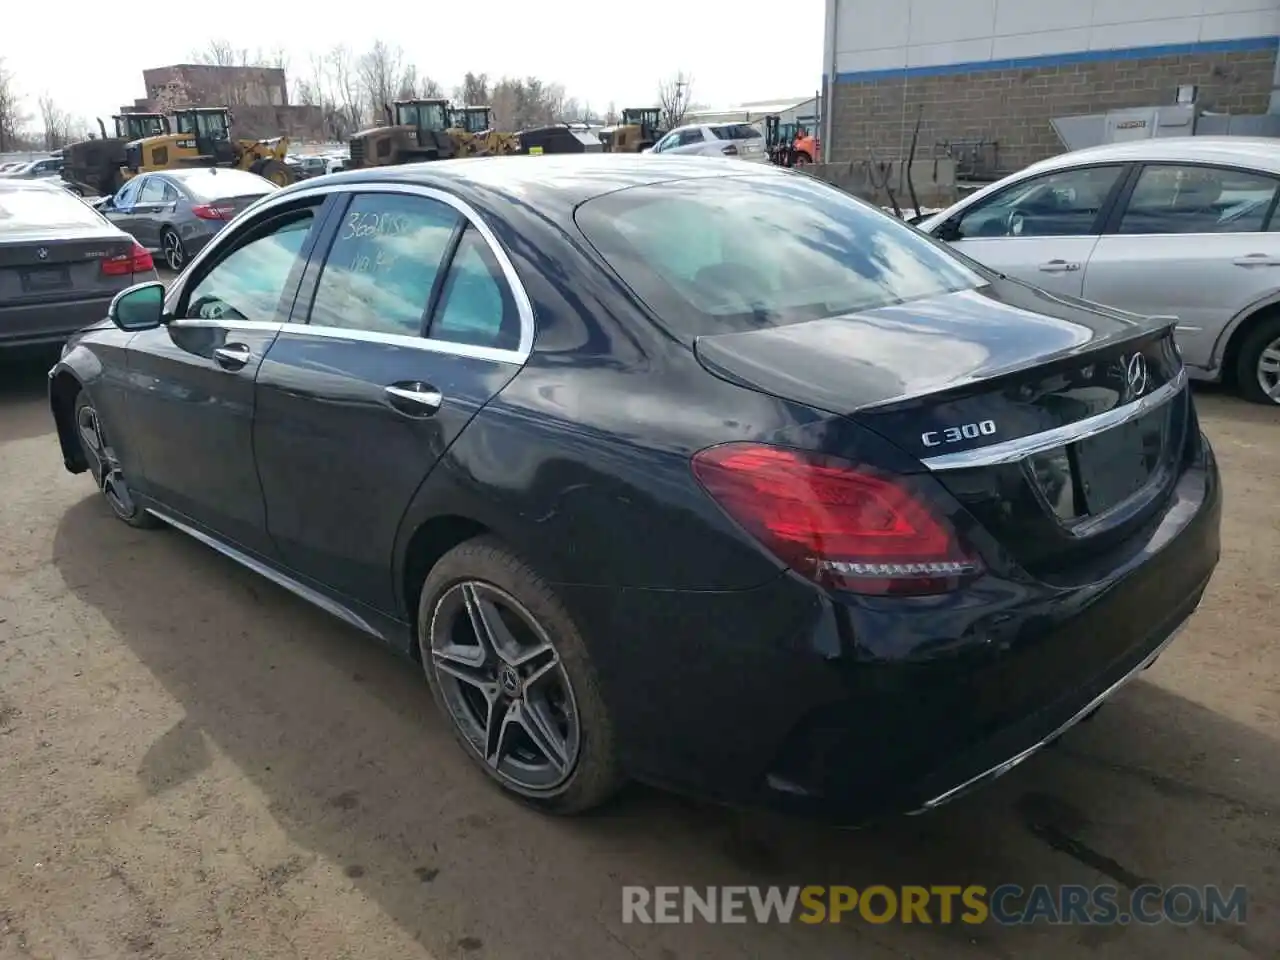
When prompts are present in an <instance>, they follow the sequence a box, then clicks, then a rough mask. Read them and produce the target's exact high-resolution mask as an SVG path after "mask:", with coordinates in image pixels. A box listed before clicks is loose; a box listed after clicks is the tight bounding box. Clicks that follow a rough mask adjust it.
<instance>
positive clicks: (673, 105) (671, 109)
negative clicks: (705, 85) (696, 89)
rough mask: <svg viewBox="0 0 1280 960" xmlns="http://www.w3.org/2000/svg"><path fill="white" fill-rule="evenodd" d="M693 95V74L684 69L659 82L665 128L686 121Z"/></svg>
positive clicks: (660, 102) (661, 117) (659, 101)
mask: <svg viewBox="0 0 1280 960" xmlns="http://www.w3.org/2000/svg"><path fill="white" fill-rule="evenodd" d="M692 97H693V76H692V74H688V73H685V72H684V71H683V70H681V71H679V72H678V73H676V75H675V76H674V77H671V78H669V79H667V80H663V81H662V82H661V83H659V84H658V109H659V110H660V111H661V116H660V118H659V119H660V122H661V125H662V128H663V129H664V130H670V129H672V128H673V127H678V126H680V124H682V123H684V118H685V114H687V113H688V112H689V101H690V100H691V99H692Z"/></svg>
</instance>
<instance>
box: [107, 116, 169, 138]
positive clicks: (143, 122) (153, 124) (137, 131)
mask: <svg viewBox="0 0 1280 960" xmlns="http://www.w3.org/2000/svg"><path fill="white" fill-rule="evenodd" d="M163 133H164V121H163V120H162V119H161V118H160V117H137V116H130V115H128V114H126V115H124V116H122V117H116V136H117V137H122V138H124V139H126V140H142V139H143V138H145V137H158V136H160V135H161V134H163Z"/></svg>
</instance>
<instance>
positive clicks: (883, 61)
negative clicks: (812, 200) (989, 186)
mask: <svg viewBox="0 0 1280 960" xmlns="http://www.w3.org/2000/svg"><path fill="white" fill-rule="evenodd" d="M826 16H827V19H826V34H825V48H824V49H825V55H824V61H825V66H824V71H823V72H824V88H825V87H826V86H827V85H830V87H831V96H830V98H829V99H830V102H831V103H832V109H831V110H830V111H829V115H828V116H826V117H824V118H823V134H824V141H825V143H826V145H827V146H826V147H825V149H826V151H827V155H828V156H829V157H830V158H831V159H832V160H834V161H841V160H853V159H868V158H872V157H875V158H878V159H896V158H901V157H905V156H906V155H907V152H908V150H909V145H910V142H911V139H912V135H913V131H914V130H915V129H916V124H917V122H918V123H919V146H918V151H919V152H918V156H920V157H930V156H942V155H951V156H953V157H955V158H956V159H957V162H958V164H959V166H960V167H961V168H962V170H963V169H966V168H968V169H972V170H974V171H975V172H979V171H980V172H983V173H997V172H1001V171H1009V170H1016V169H1019V168H1021V167H1023V166H1025V165H1027V164H1028V163H1031V162H1034V161H1036V160H1040V159H1043V158H1044V157H1047V156H1051V155H1053V154H1055V153H1059V152H1061V150H1062V149H1063V147H1062V143H1061V141H1060V139H1059V138H1058V136H1057V135H1056V134H1055V132H1054V128H1053V126H1052V124H1051V122H1050V121H1051V119H1052V118H1055V117H1063V116H1074V115H1079V114H1096V113H1104V112H1106V111H1109V110H1114V109H1117V108H1122V107H1147V106H1154V105H1160V104H1172V103H1174V102H1175V101H1176V100H1178V99H1179V98H1182V99H1185V98H1187V97H1192V98H1194V100H1195V103H1196V104H1197V106H1198V107H1200V108H1203V109H1205V110H1212V111H1220V112H1230V113H1233V114H1242V113H1243V114H1259V113H1264V112H1267V111H1268V110H1272V111H1278V112H1280V92H1278V91H1280V65H1278V64H1277V48H1278V47H1280V0H1106V2H1105V3H1104V2H1102V0H898V2H897V3H896V4H893V5H889V6H886V5H885V4H883V3H879V2H873V0H826Z"/></svg>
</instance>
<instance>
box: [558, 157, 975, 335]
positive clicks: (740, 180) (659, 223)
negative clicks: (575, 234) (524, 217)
mask: <svg viewBox="0 0 1280 960" xmlns="http://www.w3.org/2000/svg"><path fill="white" fill-rule="evenodd" d="M576 219H577V223H578V226H579V227H580V228H581V229H582V231H583V233H584V234H585V235H586V236H587V239H588V240H590V241H591V243H592V245H593V246H595V248H596V249H597V250H598V251H599V252H600V254H601V255H602V256H603V257H604V258H605V260H606V261H608V263H609V265H610V266H612V267H613V269H614V270H615V271H616V272H617V274H618V275H619V276H620V277H621V278H622V280H623V281H624V282H625V283H626V284H627V285H628V286H629V287H630V288H631V289H632V290H633V291H634V292H635V294H636V295H637V296H638V297H639V298H640V299H641V300H642V301H644V302H645V304H646V305H648V307H649V308H650V309H651V310H652V311H653V312H654V314H655V315H656V316H657V317H658V319H659V320H660V321H661V322H662V323H663V324H665V325H666V326H668V327H669V328H670V329H671V330H672V332H673V333H674V334H675V335H676V336H677V337H679V338H680V339H681V340H683V341H685V342H692V341H693V340H694V339H696V338H697V337H699V336H704V335H710V334H717V333H734V332H739V331H744V330H754V329H760V328H763V327H774V326H781V325H784V324H788V323H798V322H801V321H804V320H816V319H819V318H822V317H831V316H837V315H839V314H842V313H853V312H855V311H861V310H872V309H875V308H877V307H884V306H889V305H891V304H897V303H903V302H906V301H909V300H916V299H920V298H923V297H931V296H937V295H939V294H944V293H952V292H955V291H957V290H966V289H972V288H974V287H977V286H980V285H982V284H984V283H986V278H985V277H984V276H982V275H981V274H979V273H978V272H976V271H974V270H971V269H970V268H969V267H968V266H966V265H965V264H964V263H963V262H961V261H960V260H958V259H956V258H955V257H953V256H952V255H951V254H949V253H947V252H946V251H945V250H944V249H943V248H942V247H941V246H940V245H938V244H936V243H934V242H933V241H931V240H929V239H928V238H927V237H925V236H923V235H921V234H920V233H918V232H917V231H915V230H913V229H911V228H910V227H908V226H906V225H905V224H903V223H902V222H901V221H899V220H897V219H896V218H894V217H892V216H890V215H888V214H886V213H883V212H882V211H880V210H877V209H876V208H874V207H872V206H870V205H869V204H865V203H862V202H861V201H858V200H855V199H854V198H853V197H851V196H849V195H848V194H846V193H844V192H843V191H841V190H837V189H835V188H834V187H830V186H828V185H826V184H824V183H821V182H819V181H815V180H811V179H809V178H807V177H783V176H776V175H772V176H770V175H766V176H732V177H719V178H716V179H702V178H699V179H693V180H682V181H669V182H666V183H660V184H653V185H650V186H643V187H632V188H629V189H625V190H619V191H617V192H615V193H610V194H606V195H605V196H602V197H597V198H595V199H594V200H589V201H587V202H586V203H585V204H583V205H582V206H581V207H579V208H578V212H577V215H576Z"/></svg>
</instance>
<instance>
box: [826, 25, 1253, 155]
mask: <svg viewBox="0 0 1280 960" xmlns="http://www.w3.org/2000/svg"><path fill="white" fill-rule="evenodd" d="M1275 69H1276V49H1275V47H1271V48H1270V49H1266V48H1263V49H1255V50H1246V51H1229V52H1222V53H1199V54H1195V53H1193V54H1177V55H1172V56H1168V55H1166V56H1155V57H1148V58H1134V59H1115V60H1090V61H1085V62H1081V63H1074V64H1062V65H1052V66H1041V67H1024V68H1021V69H1018V68H1013V69H999V68H997V69H990V70H976V69H975V70H973V71H971V72H966V73H964V74H963V75H955V74H938V75H933V76H918V75H917V76H912V75H905V76H902V77H878V78H875V79H870V80H866V81H863V82H844V83H837V84H836V87H835V97H834V98H833V101H834V110H835V113H834V115H833V117H832V120H833V131H834V142H833V143H832V144H831V147H830V153H829V154H828V156H830V157H831V159H832V160H834V161H837V162H839V161H849V160H857V159H865V158H868V157H871V156H876V157H878V158H880V159H892V158H897V157H905V156H906V155H907V151H908V148H909V146H910V142H911V135H912V130H913V128H914V126H915V122H916V114H917V111H920V138H919V147H918V153H917V155H918V156H922V155H923V156H927V155H929V154H930V153H931V151H932V150H933V147H934V144H935V143H937V142H939V141H950V140H958V139H978V138H985V139H988V140H995V141H997V142H998V151H999V154H998V156H999V165H1000V167H1002V168H1003V169H1005V170H1017V169H1020V168H1021V167H1024V166H1026V165H1027V164H1029V163H1033V162H1035V161H1037V160H1042V159H1044V158H1045V157H1050V156H1053V155H1054V154H1057V153H1061V152H1062V151H1063V146H1062V143H1061V142H1060V141H1059V140H1058V137H1057V135H1056V134H1055V133H1054V132H1053V127H1052V126H1051V125H1050V123H1049V121H1050V119H1051V118H1052V117H1055V116H1070V115H1072V114H1082V113H1101V112H1105V111H1107V110H1113V109H1118V108H1121V107H1142V106H1150V105H1152V104H1162V103H1172V102H1173V99H1174V96H1175V94H1176V92H1177V89H1178V86H1179V85H1181V84H1196V85H1198V86H1199V88H1200V89H1199V97H1200V102H1201V103H1202V104H1203V105H1204V106H1206V107H1207V108H1209V109H1213V110H1223V111H1231V112H1232V113H1262V112H1264V111H1265V110H1266V109H1267V107H1268V103H1269V100H1270V97H1271V88H1272V81H1273V75H1274V73H1275Z"/></svg>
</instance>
